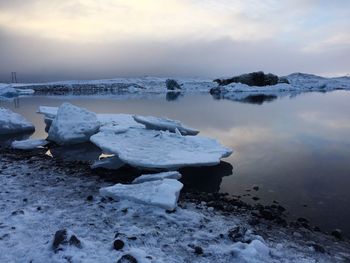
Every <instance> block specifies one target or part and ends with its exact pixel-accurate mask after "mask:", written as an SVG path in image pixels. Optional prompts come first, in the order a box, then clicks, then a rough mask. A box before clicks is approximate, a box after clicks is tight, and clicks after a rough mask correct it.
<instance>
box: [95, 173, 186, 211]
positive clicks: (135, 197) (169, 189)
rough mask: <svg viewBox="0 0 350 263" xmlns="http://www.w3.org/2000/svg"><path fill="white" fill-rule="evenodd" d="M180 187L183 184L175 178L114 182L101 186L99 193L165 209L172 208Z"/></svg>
mask: <svg viewBox="0 0 350 263" xmlns="http://www.w3.org/2000/svg"><path fill="white" fill-rule="evenodd" d="M182 187H183V184H182V183H180V182H179V181H177V180H174V179H164V180H157V181H151V182H144V183H140V184H131V185H126V184H116V185H113V186H109V187H104V188H101V189H100V194H101V195H102V196H107V197H111V198H113V199H117V200H119V199H127V200H130V201H134V202H137V203H142V204H146V205H153V206H158V207H161V208H164V209H166V210H174V209H175V208H176V206H177V200H178V198H179V194H180V191H181V189H182Z"/></svg>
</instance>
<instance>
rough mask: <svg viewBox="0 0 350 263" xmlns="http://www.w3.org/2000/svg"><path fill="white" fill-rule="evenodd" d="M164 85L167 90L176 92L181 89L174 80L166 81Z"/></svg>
mask: <svg viewBox="0 0 350 263" xmlns="http://www.w3.org/2000/svg"><path fill="white" fill-rule="evenodd" d="M165 85H166V88H167V89H168V90H178V89H181V86H180V85H179V83H177V81H176V80H174V79H167V80H166V81H165Z"/></svg>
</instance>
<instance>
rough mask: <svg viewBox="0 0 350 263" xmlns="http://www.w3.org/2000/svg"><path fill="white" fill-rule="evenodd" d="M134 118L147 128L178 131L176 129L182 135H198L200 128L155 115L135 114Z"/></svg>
mask: <svg viewBox="0 0 350 263" xmlns="http://www.w3.org/2000/svg"><path fill="white" fill-rule="evenodd" d="M133 117H134V120H135V121H136V122H138V123H141V124H143V125H145V126H146V129H151V130H162V131H170V132H176V129H177V130H178V131H179V132H180V133H181V134H182V135H197V134H198V133H199V131H198V130H195V129H192V128H189V127H186V126H184V125H183V124H182V123H181V122H180V121H177V120H171V119H168V118H159V117H154V116H140V115H134V116H133Z"/></svg>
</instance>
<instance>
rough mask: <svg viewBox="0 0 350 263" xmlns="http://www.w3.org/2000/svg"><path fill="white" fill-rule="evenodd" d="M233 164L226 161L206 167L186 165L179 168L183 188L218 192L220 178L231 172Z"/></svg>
mask: <svg viewBox="0 0 350 263" xmlns="http://www.w3.org/2000/svg"><path fill="white" fill-rule="evenodd" d="M232 170H233V166H232V164H230V163H227V162H220V164H218V165H215V166H208V167H186V168H182V169H180V173H181V174H182V179H181V181H182V182H183V183H184V186H185V189H186V188H187V189H191V190H197V191H200V192H218V191H219V190H220V185H221V182H222V178H223V177H225V176H230V175H232V174H233V171H232Z"/></svg>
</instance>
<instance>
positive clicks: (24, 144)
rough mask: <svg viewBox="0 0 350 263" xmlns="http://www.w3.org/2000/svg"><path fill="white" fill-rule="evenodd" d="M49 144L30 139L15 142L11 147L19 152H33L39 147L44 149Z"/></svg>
mask: <svg viewBox="0 0 350 263" xmlns="http://www.w3.org/2000/svg"><path fill="white" fill-rule="evenodd" d="M48 143H49V142H48V141H46V140H42V139H28V140H24V141H13V142H12V144H11V147H12V148H13V149H19V150H33V149H36V148H38V147H43V146H45V145H47V144H48Z"/></svg>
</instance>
